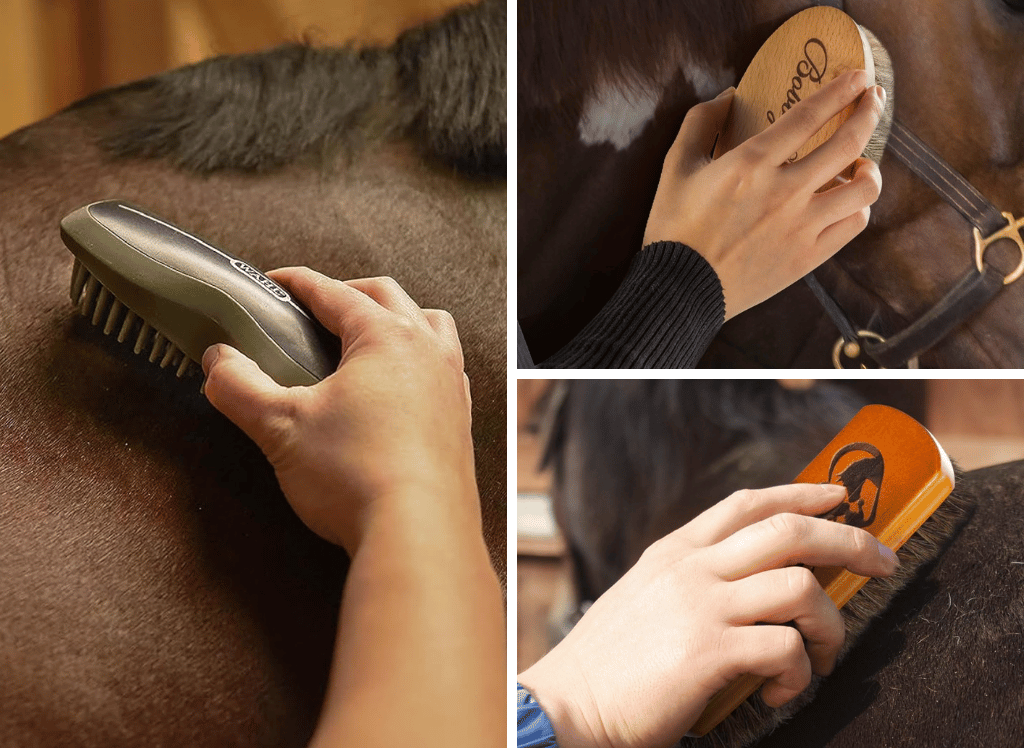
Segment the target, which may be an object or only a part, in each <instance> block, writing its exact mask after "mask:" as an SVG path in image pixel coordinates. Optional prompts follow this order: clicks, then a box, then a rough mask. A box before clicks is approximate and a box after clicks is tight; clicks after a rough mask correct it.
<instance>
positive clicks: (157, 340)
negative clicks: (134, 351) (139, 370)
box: [149, 330, 167, 364]
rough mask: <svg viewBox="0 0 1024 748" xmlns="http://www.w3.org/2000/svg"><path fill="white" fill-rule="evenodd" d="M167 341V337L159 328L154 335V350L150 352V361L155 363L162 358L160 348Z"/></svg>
mask: <svg viewBox="0 0 1024 748" xmlns="http://www.w3.org/2000/svg"><path fill="white" fill-rule="evenodd" d="M165 342H167V338H165V337H164V334H163V333H162V332H160V331H159V330H157V331H156V334H155V335H154V336H153V350H151V351H150V352H149V363H151V364H152V363H155V362H156V360H157V359H158V358H160V349H161V348H163V346H164V343H165Z"/></svg>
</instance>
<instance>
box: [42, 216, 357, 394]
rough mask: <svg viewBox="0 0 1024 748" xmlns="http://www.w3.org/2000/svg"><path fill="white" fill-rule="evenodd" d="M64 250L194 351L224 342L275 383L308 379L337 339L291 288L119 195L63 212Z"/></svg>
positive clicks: (324, 370) (335, 350)
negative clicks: (254, 362) (112, 198)
mask: <svg viewBox="0 0 1024 748" xmlns="http://www.w3.org/2000/svg"><path fill="white" fill-rule="evenodd" d="M61 237H62V238H63V239H64V243H65V244H66V245H67V246H68V248H69V249H70V250H71V252H72V253H73V254H74V255H75V256H76V257H77V258H78V259H79V261H80V262H81V263H82V265H84V267H85V268H86V270H88V272H89V273H91V274H92V275H93V276H94V277H95V278H96V279H97V280H98V281H99V283H100V284H101V285H102V286H103V287H104V288H106V289H107V290H108V291H109V293H111V294H113V296H114V298H116V299H117V300H118V301H120V302H121V303H122V304H124V305H125V306H126V307H128V309H130V310H131V311H132V312H134V313H135V314H136V315H138V316H139V317H140V318H142V319H143V320H144V321H145V322H147V323H148V324H150V325H152V327H154V328H155V329H157V330H158V331H159V332H160V333H161V334H162V335H163V336H165V337H166V338H167V339H168V340H170V341H172V342H173V343H174V344H175V345H176V346H177V347H178V348H179V349H181V350H182V351H183V352H184V353H185V354H186V355H187V356H188V357H189V358H191V359H193V360H195V361H199V360H201V359H202V356H203V352H204V351H205V350H206V348H207V347H209V346H210V345H213V344H214V343H228V344H230V345H232V346H234V347H236V348H238V349H239V350H240V351H242V352H243V353H245V354H246V355H247V356H249V357H250V358H252V359H253V360H254V361H256V363H257V364H258V365H259V366H260V368H262V369H263V370H264V371H265V372H266V373H267V374H269V375H270V376H271V377H272V378H274V379H275V380H276V381H277V382H278V383H280V384H285V385H298V384H313V383H315V382H318V381H320V380H322V379H324V378H326V377H327V376H329V375H330V374H331V373H332V372H333V371H334V370H335V369H336V368H337V365H338V361H339V358H340V346H339V341H338V340H337V338H335V337H334V336H332V335H331V334H330V333H329V332H328V331H327V330H326V329H325V328H324V327H323V326H322V325H321V324H320V323H319V322H318V321H317V320H316V319H314V317H313V315H312V314H310V313H309V312H308V311H307V310H306V309H304V308H303V307H302V306H301V305H300V304H298V303H297V302H296V301H295V300H294V299H292V297H291V295H290V294H289V293H288V292H287V291H285V290H284V289H283V288H281V287H280V286H279V285H278V284H276V283H274V281H272V280H271V279H270V278H268V277H267V276H265V275H264V274H263V273H261V272H260V271H259V270H257V269H256V268H255V267H253V266H252V265H250V264H249V263H247V262H245V261H243V260H241V259H239V258H237V257H234V256H232V255H230V254H228V253H227V252H225V251H223V250H221V249H218V248H217V247H215V246H213V245H212V244H209V243H207V242H205V241H203V240H202V239H199V238H198V237H195V236H193V235H192V234H189V233H188V232H186V231H184V230H183V229H180V228H178V227H177V226H174V225H172V224H171V223H169V222H167V221H164V220H163V219H160V218H158V217H156V216H154V215H152V214H151V213H148V212H147V211H145V210H143V209H141V208H138V207H136V206H133V205H129V204H127V203H124V202H121V201H119V200H105V201H102V202H97V203H92V204H91V205H86V206H85V207H82V208H79V209H78V210H76V211H74V212H73V213H71V214H70V215H68V216H67V217H65V218H64V220H63V221H61Z"/></svg>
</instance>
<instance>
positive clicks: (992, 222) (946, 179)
mask: <svg viewBox="0 0 1024 748" xmlns="http://www.w3.org/2000/svg"><path fill="white" fill-rule="evenodd" d="M887 148H888V150H889V151H890V152H891V153H892V154H893V155H894V156H896V158H898V159H899V160H900V161H901V162H903V163H904V164H905V165H906V166H907V168H909V169H910V170H911V171H913V172H914V173H915V174H917V175H918V176H919V177H921V179H923V180H924V181H925V183H926V184H927V185H928V186H929V187H931V188H932V189H933V190H935V191H936V192H937V193H939V194H940V195H941V196H942V197H944V198H945V199H946V201H947V202H948V203H949V204H950V205H952V206H953V207H954V208H956V209H957V210H958V211H959V212H960V214H961V215H962V216H963V217H964V218H966V219H967V220H968V221H970V222H971V223H972V224H973V226H974V266H973V267H972V268H971V269H970V270H968V271H967V272H966V273H965V274H964V275H963V276H961V278H960V280H958V281H957V283H956V284H955V285H954V286H953V288H952V289H950V290H949V291H948V292H947V293H946V295H945V296H943V297H942V298H941V299H939V301H937V302H936V303H935V305H934V306H932V307H931V308H930V309H929V310H928V311H926V312H925V313H924V314H922V315H921V316H920V317H918V318H917V320H915V321H914V322H912V323H911V324H910V325H909V326H908V327H906V328H905V329H903V330H902V331H901V332H898V333H896V334H895V335H891V336H889V337H888V338H886V337H883V336H882V335H880V334H879V333H876V332H873V331H871V330H869V329H859V328H856V327H855V326H854V325H853V323H852V322H851V321H850V319H849V317H848V316H847V315H846V313H845V312H844V311H843V309H842V307H841V306H840V305H839V304H838V303H837V302H836V301H835V299H833V298H832V297H831V296H830V295H829V293H828V292H827V291H826V290H825V289H824V288H823V287H822V285H821V284H820V283H819V282H818V279H817V278H815V277H814V274H813V273H811V274H809V275H808V276H807V277H805V278H804V280H805V281H806V283H807V285H808V286H810V289H811V290H812V291H813V292H814V295H815V296H817V297H818V300H819V301H820V302H821V304H822V306H823V307H824V309H825V311H826V312H827V313H828V315H829V317H831V318H832V321H833V322H834V323H835V325H836V327H838V328H839V332H840V334H841V337H840V338H839V340H838V341H836V344H835V347H834V348H833V350H832V363H833V365H834V366H835V367H836V368H837V369H843V368H846V367H844V366H843V357H844V356H845V357H846V358H849V359H856V358H859V357H860V356H861V355H862V354H866V355H867V356H868V357H869V358H870V359H871V360H873V361H874V362H875V363H876V364H877V365H879V366H881V367H883V368H887V369H888V368H895V367H900V366H906V367H907V368H911V369H916V368H917V359H918V356H920V355H921V354H922V353H924V352H925V351H927V350H928V349H929V348H931V347H932V346H934V345H935V344H937V343H938V342H939V341H941V340H942V339H943V338H945V337H946V336H947V335H948V334H949V333H951V332H952V331H953V330H955V329H956V328H957V327H959V326H960V325H962V324H963V323H964V322H966V321H967V320H968V319H969V318H970V317H971V316H972V315H974V314H975V313H976V312H978V311H979V310H980V309H981V308H982V307H984V306H985V305H986V304H988V303H989V302H990V301H992V299H994V298H995V297H996V295H997V294H998V293H999V292H1000V291H1001V290H1002V288H1003V286H1004V285H1009V284H1010V283H1013V282H1014V281H1015V280H1017V279H1018V278H1020V277H1021V275H1022V274H1024V240H1022V239H1021V234H1020V230H1021V228H1024V219H1021V220H1018V219H1016V218H1014V217H1013V216H1012V215H1011V214H1010V213H1001V212H1000V211H999V210H998V209H997V208H996V207H995V206H994V205H993V204H992V203H991V202H989V201H988V200H987V199H986V198H985V197H984V195H982V194H981V193H980V192H978V191H977V190H976V189H975V188H974V186H973V185H971V183H970V182H968V181H967V180H966V179H965V178H964V177H963V175H962V174H960V173H959V172H958V171H956V170H955V169H954V168H953V167H951V166H950V165H949V164H947V163H946V162H945V161H944V160H943V159H942V158H941V157H940V156H939V155H938V154H937V153H936V152H935V151H933V150H932V149H931V148H929V147H928V146H927V145H926V144H925V143H924V142H923V141H922V140H921V139H920V138H918V137H917V136H916V135H914V134H913V133H912V132H910V130H908V129H907V128H906V126H905V125H903V124H902V123H901V122H899V121H893V126H892V133H891V135H890V136H889V143H888V145H887ZM1003 239H1007V240H1009V241H1012V242H1014V243H1016V244H1017V248H1018V249H1019V250H1020V253H1021V259H1020V263H1019V264H1018V265H1017V267H1016V268H1015V269H1014V270H1013V271H1012V272H1011V273H1010V274H1009V275H1007V276H1005V277H1003V276H1001V275H1000V274H999V271H998V270H995V269H994V268H992V266H991V265H989V264H988V263H986V262H985V250H986V249H988V247H989V245H991V244H993V243H994V242H997V241H1000V240H1003ZM861 366H862V368H866V367H864V366H863V364H862V365H861Z"/></svg>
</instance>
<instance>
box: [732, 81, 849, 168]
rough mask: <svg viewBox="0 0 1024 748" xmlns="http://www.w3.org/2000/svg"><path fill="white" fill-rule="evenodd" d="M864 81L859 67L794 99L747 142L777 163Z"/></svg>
mask: <svg viewBox="0 0 1024 748" xmlns="http://www.w3.org/2000/svg"><path fill="white" fill-rule="evenodd" d="M868 82H869V81H868V74H867V73H866V72H864V71H863V70H851V71H847V72H845V73H843V74H842V75H840V76H839V77H837V78H835V79H834V80H832V81H830V82H829V83H827V84H825V85H824V86H822V87H821V88H820V89H819V90H818V91H816V92H815V93H813V94H812V95H811V96H808V97H807V98H806V99H804V100H803V101H800V102H798V103H797V104H796V105H795V106H794V107H793V108H792V109H790V110H789V112H787V113H786V115H785V116H783V117H781V118H779V120H778V121H776V122H775V124H773V125H771V126H769V127H768V128H767V129H766V130H764V131H763V132H761V133H758V134H757V135H755V136H754V137H752V138H751V139H750V140H749V141H748V142H750V143H756V144H757V145H758V146H759V147H760V148H763V149H764V152H765V153H767V154H768V155H769V156H771V159H772V163H775V164H781V163H783V162H785V161H786V160H787V159H788V158H789V157H790V156H792V155H793V154H794V153H796V152H797V151H798V150H799V149H800V147H801V146H802V145H803V144H804V143H806V142H807V141H808V140H810V139H811V138H812V137H813V136H814V134H815V133H817V132H818V130H820V129H821V128H822V127H824V126H825V124H826V123H827V122H828V121H829V120H830V119H832V118H833V117H835V116H836V115H837V114H839V113H840V112H841V111H843V109H845V108H846V107H848V106H849V105H850V104H851V103H853V100H854V99H856V98H857V97H858V96H860V95H861V94H862V93H864V90H865V89H866V88H867V84H868Z"/></svg>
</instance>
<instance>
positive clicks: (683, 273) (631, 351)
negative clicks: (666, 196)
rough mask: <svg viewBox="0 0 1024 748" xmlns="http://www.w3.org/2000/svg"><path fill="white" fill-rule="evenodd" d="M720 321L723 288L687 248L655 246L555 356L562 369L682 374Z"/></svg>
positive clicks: (553, 364)
mask: <svg viewBox="0 0 1024 748" xmlns="http://www.w3.org/2000/svg"><path fill="white" fill-rule="evenodd" d="M724 319H725V303H724V298H723V296H722V284H721V283H720V282H719V280H718V276H717V275H716V274H715V271H714V270H713V269H712V268H711V266H710V265H709V264H708V263H707V261H706V260H704V258H703V257H701V256H700V255H699V254H697V253H696V252H694V251H693V250H692V249H690V248H689V247H686V246H684V245H682V244H678V243H674V242H656V243H655V244H651V245H649V246H648V247H646V248H645V249H644V250H643V252H641V253H640V254H639V255H637V257H636V258H634V260H633V263H632V264H631V265H630V269H629V272H628V273H627V275H626V277H625V278H624V279H623V281H622V284H621V285H620V286H619V288H618V290H617V291H616V292H615V294H614V295H613V296H612V298H611V299H609V301H608V303H607V304H605V306H604V307H603V308H602V309H601V311H600V312H598V314H597V316H596V317H594V319H593V320H591V321H590V323H588V324H587V326H586V327H585V328H583V330H582V331H580V333H579V334H578V335H577V336H576V337H575V338H573V340H572V341H571V342H569V343H568V344H567V345H566V346H565V347H564V348H562V349H561V350H560V351H559V352H558V353H556V354H555V355H554V356H552V357H551V358H549V359H548V360H546V361H544V362H543V363H541V364H539V365H538V368H542V369H555V368H557V369H562V368H636V369H639V368H689V367H693V366H696V365H697V362H698V361H699V360H700V358H701V356H702V355H704V351H705V350H707V347H708V346H709V345H710V344H711V340H712V338H714V336H715V335H716V334H717V332H718V330H719V328H721V326H722V322H723V321H724Z"/></svg>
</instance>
